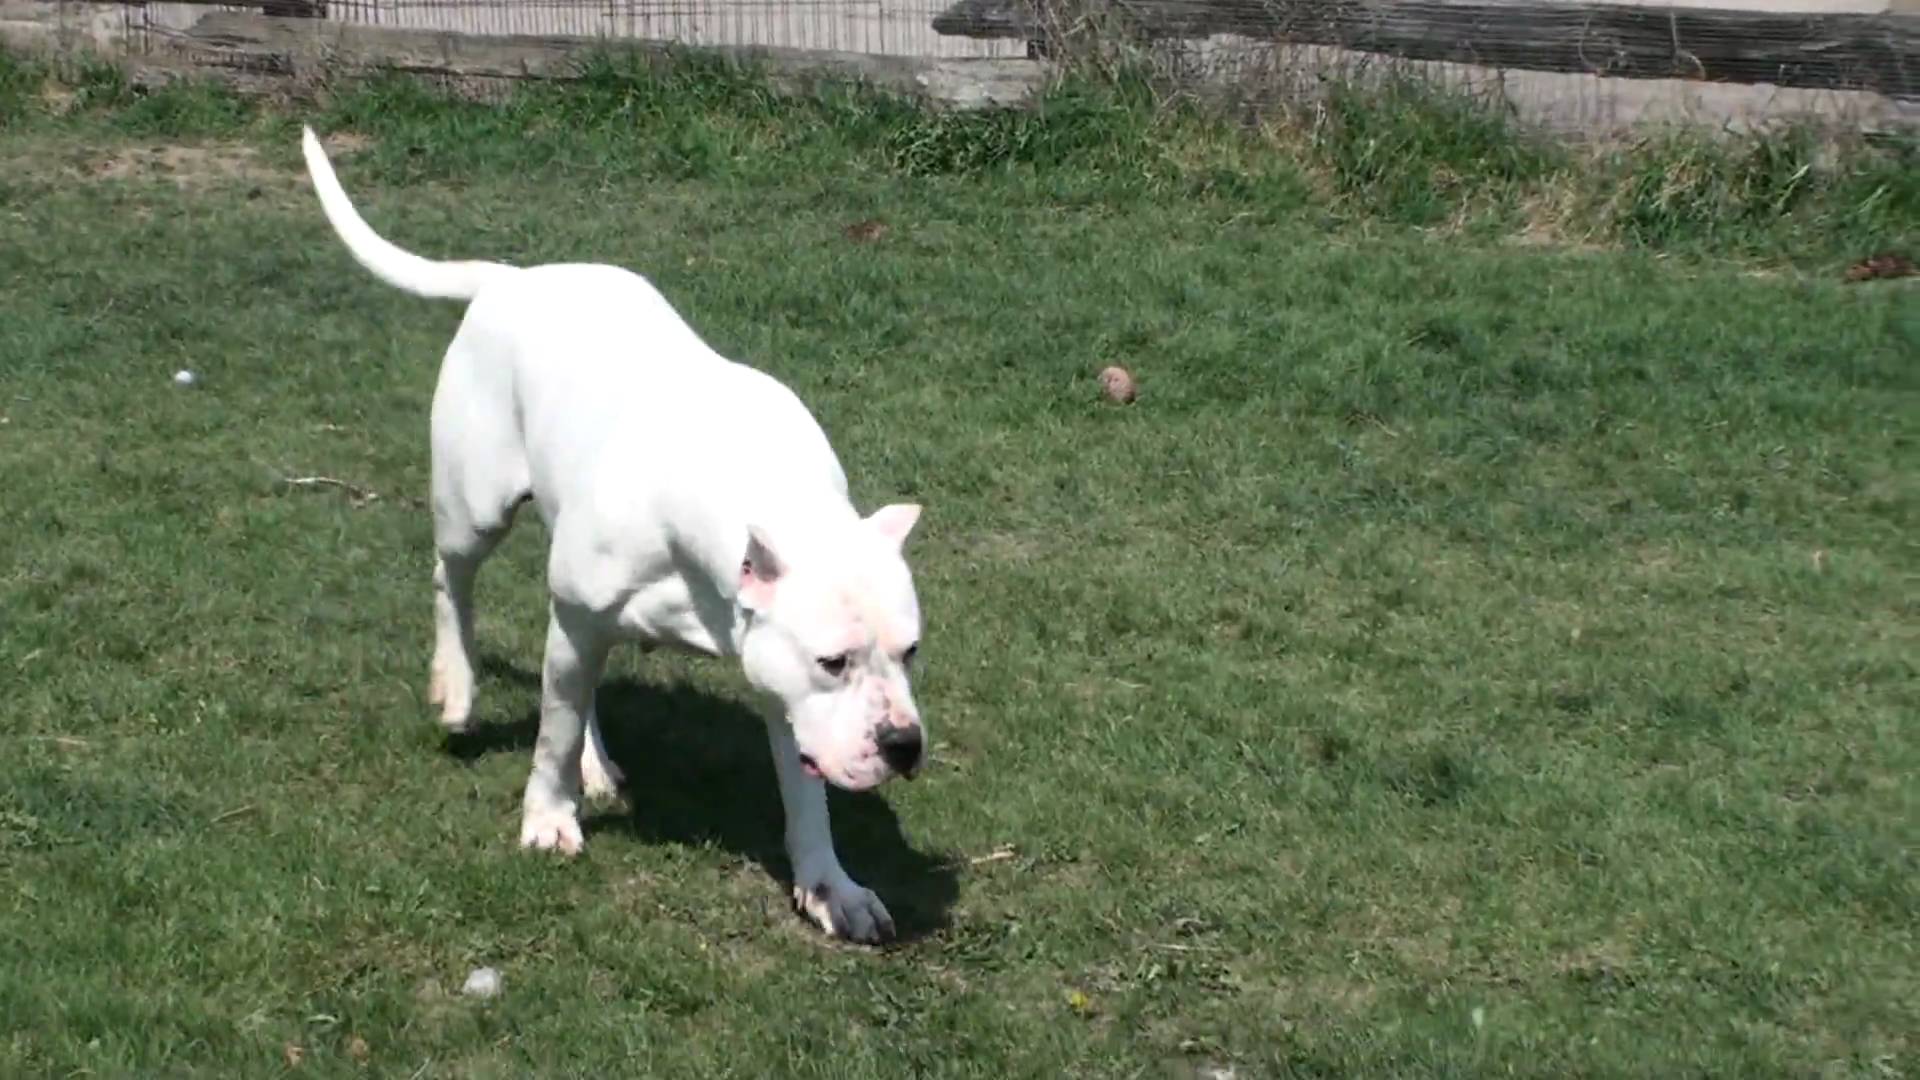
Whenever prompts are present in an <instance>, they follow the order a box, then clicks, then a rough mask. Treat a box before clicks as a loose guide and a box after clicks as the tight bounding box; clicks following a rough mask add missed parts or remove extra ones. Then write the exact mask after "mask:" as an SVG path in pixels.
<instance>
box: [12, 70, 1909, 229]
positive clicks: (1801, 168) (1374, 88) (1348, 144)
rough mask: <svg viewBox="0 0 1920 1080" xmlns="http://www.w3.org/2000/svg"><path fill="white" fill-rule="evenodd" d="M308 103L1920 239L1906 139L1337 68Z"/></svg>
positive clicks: (1562, 225)
mask: <svg viewBox="0 0 1920 1080" xmlns="http://www.w3.org/2000/svg"><path fill="white" fill-rule="evenodd" d="M5 64H6V66H5V67H4V68H0V117H4V118H5V120H6V122H10V123H13V124H16V125H17V124H19V123H21V122H23V121H25V120H27V119H29V118H32V117H35V116H42V117H43V119H44V114H45V112H46V109H47V105H46V100H45V98H44V96H43V95H40V94H38V93H37V92H36V91H35V87H37V86H39V85H40V84H42V83H44V82H46V81H47V80H48V79H49V78H51V79H54V80H57V81H59V80H63V81H65V82H66V83H67V84H68V86H69V88H70V91H69V100H67V101H65V103H64V104H63V105H62V106H61V108H62V109H63V110H64V111H65V113H66V114H67V116H68V118H69V119H70V120H71V119H73V118H78V119H82V120H84V118H86V117H88V116H91V115H95V114H99V115H101V116H103V117H110V119H109V120H108V122H109V123H111V125H112V126H114V127H115V128H117V129H119V130H123V131H128V132H145V133H148V134H152V135H156V136H166V137H185V136H210V135H221V134H230V133H233V132H236V131H239V130H243V129H246V128H248V127H249V125H253V124H256V123H258V124H261V125H265V126H266V127H267V128H270V129H274V130H278V131H280V132H281V134H282V136H284V132H285V129H286V126H287V124H288V123H289V121H288V120H287V119H286V117H285V116H284V115H280V114H275V115H272V116H261V115H258V114H257V112H256V110H255V109H254V108H253V107H252V106H251V105H250V104H249V103H248V102H246V101H244V100H242V99H239V98H237V97H236V96H234V95H233V94H231V93H229V92H227V91H225V90H222V89H220V88H218V87H216V86H213V85H211V84H207V83H199V82H187V83H181V84H178V85H173V86H169V87H165V88H162V89H159V90H156V91H143V90H142V89H140V88H137V87H133V86H131V85H130V84H129V83H128V82H127V80H126V78H125V76H124V75H122V74H121V73H120V72H119V71H118V70H117V69H115V68H113V67H112V66H110V65H105V64H92V63H90V64H83V65H72V66H71V67H70V68H69V69H68V70H64V71H51V72H49V71H45V70H41V69H37V68H34V67H32V66H31V65H28V64H25V63H23V62H22V61H20V60H18V59H8V60H7V61H6V62H5ZM306 115H307V118H309V119H312V120H313V121H315V122H316V123H319V124H320V125H322V126H330V127H335V128H346V129H352V130H355V131H359V132H362V133H364V134H367V135H370V136H375V137H376V146H377V149H376V150H375V151H374V164H375V166H376V167H378V168H380V169H382V170H383V175H384V176H385V177H387V178H388V179H390V180H395V181H399V180H405V179H415V180H418V179H428V178H431V177H433V176H446V177H451V176H471V175H474V174H476V173H478V172H484V171H489V170H505V171H526V170H544V169H559V170H567V171H575V170H581V171H594V172H598V173H600V174H602V175H605V176H608V177H618V176H627V175H648V176H659V177H666V178H674V179H702V180H706V181H710V182H728V183H785V182H787V181H788V179H789V178H790V177H792V176H794V175H811V176H814V177H816V178H817V179H818V180H819V182H821V183H828V182H830V177H832V176H834V175H845V174H846V173H848V172H849V171H855V172H858V173H860V174H862V175H868V176H894V177H900V178H928V179H930V178H943V179H949V180H960V181H965V180H968V179H973V180H980V179H991V180H992V182H996V183H1004V182H1008V181H1009V180H1012V181H1015V182H1019V183H1022V184H1024V185H1026V186H1027V187H1029V188H1034V189H1038V190H1045V191H1050V192H1052V193H1053V194H1054V195H1056V196H1057V197H1060V198H1063V199H1067V200H1069V201H1081V200H1086V199H1097V200H1104V201H1112V202H1116V203H1124V202H1125V201H1126V200H1129V199H1133V198H1137V197H1141V196H1158V195H1165V194H1169V193H1176V192H1178V193H1184V194H1188V195H1192V196H1195V197H1201V198H1210V199H1216V200H1221V201H1223V202H1229V203H1239V204H1242V206H1243V209H1244V210H1245V211H1247V212H1251V213H1255V214H1259V215H1263V216H1265V215H1272V214H1276V213H1286V212H1292V211H1296V210H1300V209H1304V208H1307V207H1309V206H1314V205H1316V204H1317V205H1318V206H1319V207H1320V208H1321V210H1322V211H1323V212H1325V213H1329V214H1331V215H1333V216H1334V217H1335V218H1338V219H1346V220H1365V219H1380V220H1383V221H1385V222H1389V223H1395V224H1404V225H1413V226H1420V227H1428V228H1435V227H1438V228H1447V229H1459V228H1466V229H1470V230H1473V231H1475V232H1478V233H1494V234H1498V233H1501V232H1510V231H1512V230H1514V229H1516V228H1523V227H1531V228H1532V230H1533V238H1534V239H1536V240H1537V239H1543V238H1545V239H1551V237H1550V236H1545V237H1543V236H1542V233H1543V231H1544V232H1548V233H1551V232H1553V231H1555V230H1560V231H1563V232H1564V233H1565V235H1564V236H1563V238H1564V239H1566V240H1569V241H1578V242H1582V243H1595V242H1598V243H1618V244H1626V245H1632V246H1637V247H1644V248H1648V249H1652V250H1659V251H1679V252H1697V253H1711V252H1724V253H1738V254H1741V255H1744V256H1751V257H1759V258H1764V259H1768V260H1773V261H1808V260H1815V261H1820V262H1822V263H1824V264H1826V265H1828V266H1832V265H1833V264H1836V263H1838V262H1841V261H1844V260H1849V259H1852V258H1857V257H1859V256H1860V255H1862V254H1865V253H1867V252H1868V251H1869V250H1879V249H1882V248H1886V247H1895V248H1898V247H1901V246H1906V245H1911V244H1912V243H1914V242H1915V240H1916V238H1920V226H1916V222H1920V149H1916V144H1915V143H1914V142H1913V141H1912V140H1910V139H1909V140H1907V141H1904V142H1903V141H1899V140H1892V141H1888V142H1885V143H1882V144H1873V145H1870V144H1867V143H1865V142H1863V141H1860V140H1845V141H1837V140H1836V139H1834V138H1831V137H1829V138H1822V137H1819V136H1817V135H1816V134H1815V133H1814V132H1813V131H1811V130H1810V129H1807V128H1804V127H1799V128H1789V129H1786V130H1783V131H1778V132H1773V133H1769V134H1764V135H1755V136H1748V137H1725V136H1723V137H1715V138H1709V137H1705V136H1699V135H1681V134H1670V135H1665V136H1660V137H1654V138H1648V139H1645V140H1642V141H1638V142H1635V143H1631V144H1624V145H1622V144H1608V145H1603V146H1598V147H1580V146H1572V145H1564V144H1558V143H1555V142H1552V141H1550V140H1548V139H1547V138H1545V137H1543V136H1541V135H1540V134H1538V133H1534V132H1531V131H1528V130H1526V129H1523V128H1521V127H1520V126H1519V125H1517V124H1516V123H1515V122H1514V121H1513V120H1512V119H1511V118H1510V117H1509V116H1507V115H1506V114H1505V113H1503V112H1502V111H1500V110H1499V109H1498V108H1497V107H1496V106H1495V105H1493V104H1492V103H1489V102H1487V101H1483V100H1479V99H1476V98H1474V97H1471V96H1469V95H1467V94H1465V93H1463V92H1460V91H1456V90H1451V89H1444V88H1439V87H1436V86H1434V85H1432V84H1427V83H1422V82H1420V81H1418V80H1416V79H1414V78H1411V77H1404V76H1398V77H1387V78H1377V77H1375V78H1367V79H1361V78H1357V77H1355V78H1349V79H1344V80H1343V79H1338V78H1336V79H1333V80H1331V81H1330V83H1329V85H1328V86H1327V88H1326V92H1325V94H1324V96H1323V98H1322V100H1320V101H1319V102H1318V103H1317V104H1316V105H1315V106H1314V107H1313V108H1301V109H1296V110H1292V111H1287V110H1281V111H1280V112H1278V113H1277V114H1276V115H1274V116H1272V117H1268V118H1267V119H1266V120H1264V121H1263V122H1261V123H1258V124H1245V123H1239V122H1234V121H1231V120H1229V119H1227V118H1225V117H1224V116H1222V115H1220V114H1218V113H1215V112H1211V111H1209V110H1208V109H1207V108H1205V107H1203V106H1201V105H1198V104H1196V103H1194V102H1192V101H1188V100H1186V99H1180V100H1179V101H1177V102H1176V101H1172V100H1169V99H1165V98H1162V97H1160V96H1158V95H1157V93H1156V90H1155V85H1154V83H1153V80H1151V79H1150V78H1148V77H1147V76H1145V75H1141V74H1139V73H1137V72H1135V71H1133V70H1132V69H1128V68H1125V67H1112V68H1111V69H1103V72H1102V73H1101V74H1098V75H1095V74H1090V73H1089V72H1088V71H1086V70H1079V71H1076V72H1073V73H1070V74H1069V75H1067V76H1066V77H1064V78H1062V79H1061V80H1060V81H1059V82H1058V84H1057V85H1055V86H1053V87H1051V88H1050V89H1049V91H1048V92H1047V93H1046V94H1045V95H1044V96H1043V97H1042V98H1041V100H1039V101H1038V102H1037V103H1036V104H1035V105H1034V106H1033V107H1031V108H1022V109H1004V110H987V111H979V112H949V111H939V110H931V109H924V108H919V107H916V106H914V105H912V104H910V103H907V102H904V101H901V100H899V99H897V98H893V97H890V96H887V95H884V94H880V93H876V92H872V91H868V90H864V89H862V88H859V87H855V86H849V85H844V84H837V83H832V82H825V83H821V84H818V85H816V86H814V87H813V88H812V89H811V92H809V93H804V94H798V95H796V94H792V93H781V92H776V90H775V88H774V87H773V85H772V84H771V83H770V81H769V80H768V79H767V78H765V77H763V76H762V75H761V74H759V73H757V72H755V71H754V70H752V69H751V68H748V67H744V66H742V65H739V64H737V63H734V62H731V61H727V60H724V59H716V58H712V57H709V56H706V55H705V54H701V53H698V52H692V53H688V54H686V55H684V56H682V57H679V58H677V59H674V60H672V61H670V62H661V61H660V60H658V59H644V58H636V57H632V56H619V55H599V56H595V57H591V58H589V59H587V60H586V61H584V62H583V64H582V68H581V71H580V75H579V78H578V79H576V80H574V81H570V82H566V83H542V84H533V85H529V86H528V87H526V88H524V89H522V90H520V91H519V92H517V93H515V94H514V95H512V96H511V98H510V99H509V100H508V101H507V102H506V103H504V104H501V105H482V104H476V103H470V102H461V101H458V100H455V99H453V98H451V97H449V96H448V95H446V94H443V93H440V92H437V91H435V90H433V89H431V88H429V87H428V86H426V85H425V84H423V83H421V82H419V81H417V80H414V79H411V78H409V77H406V76H399V75H395V76H389V77H384V78H375V79H373V80H370V81H367V82H363V83H358V84H354V85H351V86H349V87H345V88H342V89H340V90H338V91H337V92H334V93H330V94H328V95H326V96H325V98H324V101H323V103H322V104H321V106H320V107H319V108H318V109H317V110H309V111H308V113H307V114H306ZM430 147H431V148H434V152H426V151H427V149H428V148H430ZM1542 223H1548V224H1549V226H1550V227H1549V228H1546V229H1544V230H1543V228H1542Z"/></svg>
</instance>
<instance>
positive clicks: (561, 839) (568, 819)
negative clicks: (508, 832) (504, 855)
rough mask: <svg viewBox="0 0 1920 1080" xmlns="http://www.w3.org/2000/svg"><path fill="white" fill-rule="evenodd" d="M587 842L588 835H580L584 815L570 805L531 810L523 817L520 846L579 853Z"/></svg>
mask: <svg viewBox="0 0 1920 1080" xmlns="http://www.w3.org/2000/svg"><path fill="white" fill-rule="evenodd" d="M586 845H587V841H586V838H585V837H584V836H582V835H580V819H579V818H577V817H575V816H574V814H573V811H572V810H571V809H568V808H566V807H560V808H557V809H553V810H528V811H526V813H525V814H524V815H522V817H521V819H520V846H521V847H523V848H528V849H531V850H534V851H558V852H559V853H560V854H562V855H578V854H580V850H581V849H582V848H584V847H586Z"/></svg>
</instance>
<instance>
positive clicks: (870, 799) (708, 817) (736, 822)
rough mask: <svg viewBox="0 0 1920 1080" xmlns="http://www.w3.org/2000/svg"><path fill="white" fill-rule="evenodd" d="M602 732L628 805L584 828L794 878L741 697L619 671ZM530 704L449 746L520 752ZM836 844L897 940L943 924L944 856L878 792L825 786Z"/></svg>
mask: <svg viewBox="0 0 1920 1080" xmlns="http://www.w3.org/2000/svg"><path fill="white" fill-rule="evenodd" d="M480 669H481V672H482V677H484V678H496V679H504V680H507V681H510V682H514V683H517V684H519V685H522V686H530V687H532V688H534V689H536V690H537V689H538V688H539V685H540V676H539V674H538V673H537V672H532V671H527V670H524V669H521V668H518V667H515V666H513V665H511V664H509V663H506V662H504V661H501V660H498V659H495V658H493V657H485V658H482V660H481V662H480ZM598 706H599V710H600V731H601V735H602V736H603V737H604V738H605V739H606V742H607V755H608V756H609V757H611V758H612V759H613V760H614V763H615V764H617V765H619V766H620V768H621V771H623V772H625V773H626V777H627V781H626V785H625V788H624V794H625V796H626V801H627V804H628V806H630V807H631V808H632V809H631V812H630V813H627V814H625V815H621V814H619V813H617V812H609V813H601V814H598V815H591V814H590V815H589V816H588V817H587V818H586V819H585V820H584V821H582V823H581V824H582V825H583V826H584V827H585V828H586V830H587V831H588V833H589V834H591V833H592V832H593V831H594V829H595V827H596V826H599V827H607V826H608V825H612V824H615V823H619V822H624V824H625V825H626V826H627V828H629V829H631V830H632V832H633V833H634V835H636V836H638V837H640V838H642V839H644V840H646V841H648V842H650V843H673V844H689V845H704V844H714V845H717V846H719V847H721V848H724V849H726V850H728V851H732V852H736V853H738V854H740V855H744V856H746V857H747V858H750V859H752V860H753V861H754V862H756V863H758V864H759V865H760V866H761V867H762V868H763V869H765V870H766V871H767V873H768V874H769V875H771V876H772V877H774V878H776V879H777V880H778V881H779V882H780V883H781V884H782V886H783V887H785V888H791V887H792V885H793V871H792V867H791V866H789V865H788V861H787V856H786V845H785V841H784V838H783V837H784V831H783V830H784V827H785V826H784V822H785V812H784V811H783V810H782V808H781V806H780V790H779V787H778V785H777V784H776V783H775V781H774V775H773V756H772V754H771V752H770V751H769V750H768V748H767V732H766V725H765V724H764V723H763V722H762V721H761V719H760V717H759V715H758V714H757V713H755V712H754V710H753V709H752V708H750V707H749V706H747V705H746V704H744V703H742V702H739V701H735V700H733V699H730V698H724V697H718V696H715V695H713V694H709V693H707V692H705V691H703V690H700V689H697V688H695V687H690V686H685V685H673V686H654V685H649V684H647V683H643V682H639V681H637V680H634V679H629V678H617V679H610V680H608V681H607V682H604V683H602V684H601V686H600V696H599V699H598ZM539 727H540V718H539V713H538V710H537V709H536V710H532V711H529V712H528V713H527V715H525V716H522V717H521V718H520V719H518V720H514V721H512V722H509V723H502V724H480V725H476V726H475V727H474V728H473V730H471V731H469V732H466V733H464V734H459V735H450V736H448V739H447V752H448V753H450V754H452V755H453V756H455V757H457V758H461V759H463V760H472V759H474V758H478V757H482V756H484V755H487V754H493V753H499V752H502V751H517V752H530V751H531V750H532V749H533V742H534V739H535V737H536V736H537V735H538V734H539ZM827 804H828V807H829V809H830V812H831V814H832V818H833V838H834V847H835V849H836V850H838V851H839V853H840V861H841V862H842V863H843V864H844V865H845V866H846V868H847V873H849V874H851V875H852V876H853V878H854V880H856V881H858V882H860V883H861V884H863V885H865V886H867V887H868V888H870V889H872V890H873V891H875V892H877V893H879V894H880V898H881V900H882V901H884V902H885V903H886V905H887V910H888V911H889V912H890V913H892V915H893V920H894V925H895V927H896V928H897V929H898V932H899V940H900V941H901V942H902V943H906V942H911V941H915V940H918V939H920V938H924V937H926V936H928V935H930V934H933V933H936V932H938V931H940V930H942V929H945V928H946V927H947V925H948V922H949V919H948V912H949V910H950V909H951V908H952V906H953V902H954V900H956V899H957V898H958V896H959V893H960V882H959V872H958V868H957V863H955V862H954V860H952V859H949V858H945V857H941V856H939V855H930V854H927V853H924V852H921V851H919V850H917V849H915V848H914V847H913V845H912V844H910V843H908V842H907V838H906V836H905V834H904V833H902V832H901V829H900V819H899V818H898V817H896V816H895V815H894V812H893V808H892V807H890V806H888V805H887V802H886V800H885V799H883V798H881V797H880V796H879V795H877V794H875V793H873V792H861V793H858V794H854V793H849V792H845V791H840V790H837V789H835V788H832V787H829V788H828V789H827Z"/></svg>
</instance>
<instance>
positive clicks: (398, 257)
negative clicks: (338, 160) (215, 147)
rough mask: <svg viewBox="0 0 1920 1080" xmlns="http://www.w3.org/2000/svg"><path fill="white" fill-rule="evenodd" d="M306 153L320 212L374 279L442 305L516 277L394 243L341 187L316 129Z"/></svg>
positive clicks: (304, 135) (305, 131)
mask: <svg viewBox="0 0 1920 1080" xmlns="http://www.w3.org/2000/svg"><path fill="white" fill-rule="evenodd" d="M300 146H301V149H302V150H303V151H304V152H305V153H306V157H307V173H308V175H310V176H311V177H312V178H313V188H314V191H316V192H318V193H319V195H320V209H322V210H324V211H325V212H326V215H327V221H328V222H329V223H330V224H332V225H333V231H334V232H336V233H338V234H339V235H340V239H341V241H342V242H343V243H345V244H346V245H347V250H348V251H350V252H352V253H353V257H354V260H355V261H357V262H358V263H359V264H360V265H361V266H364V267H366V268H367V269H368V270H370V271H372V273H373V275H374V276H375V277H377V278H379V279H380V280H382V281H384V282H386V283H387V284H389V285H391V286H393V287H394V288H396V289H400V290H403V291H405V292H410V293H412V294H414V295H415V296H425V297H429V298H432V299H441V300H471V299H473V297H474V294H475V293H478V292H479V291H480V287H481V286H482V285H484V284H486V283H487V281H489V280H490V279H492V278H496V277H499V276H500V275H502V274H507V273H512V272H513V268H512V267H510V266H507V265H505V264H503V263H492V262H434V261H433V260H432V259H423V258H421V257H420V256H418V255H415V254H413V253H412V252H410V251H403V250H401V249H400V248H398V247H396V246H394V245H393V244H390V243H388V242H387V241H386V240H385V239H383V238H381V236H380V234H379V233H376V232H374V231H373V227H372V226H370V225H368V224H367V223H366V221H364V220H363V219H362V218H361V217H360V213H359V211H357V210H355V209H354V208H353V200H351V199H349V198H347V193H346V192H345V191H343V190H341V188H340V181H339V180H338V179H336V178H335V177H334V175H333V166H332V165H331V164H329V163H328V162H327V152H326V151H325V150H323V149H321V147H320V139H319V138H318V137H317V136H315V135H314V133H313V129H312V128H310V127H307V128H302V129H301V137H300Z"/></svg>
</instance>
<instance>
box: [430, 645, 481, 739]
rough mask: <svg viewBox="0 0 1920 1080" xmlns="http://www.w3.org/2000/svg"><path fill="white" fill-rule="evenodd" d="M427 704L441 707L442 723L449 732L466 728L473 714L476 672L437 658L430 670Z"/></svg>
mask: <svg viewBox="0 0 1920 1080" xmlns="http://www.w3.org/2000/svg"><path fill="white" fill-rule="evenodd" d="M427 704H429V705H436V706H438V707H439V709H440V725H441V726H442V727H444V728H446V729H447V730H448V731H453V732H462V731H465V730H467V721H468V720H469V719H470V718H471V717H472V715H473V672H472V671H470V670H466V669H465V668H460V669H458V670H456V665H454V664H450V663H447V662H444V661H441V660H438V659H436V660H435V661H434V662H433V667H432V668H431V669H429V671H428V672H427Z"/></svg>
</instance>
